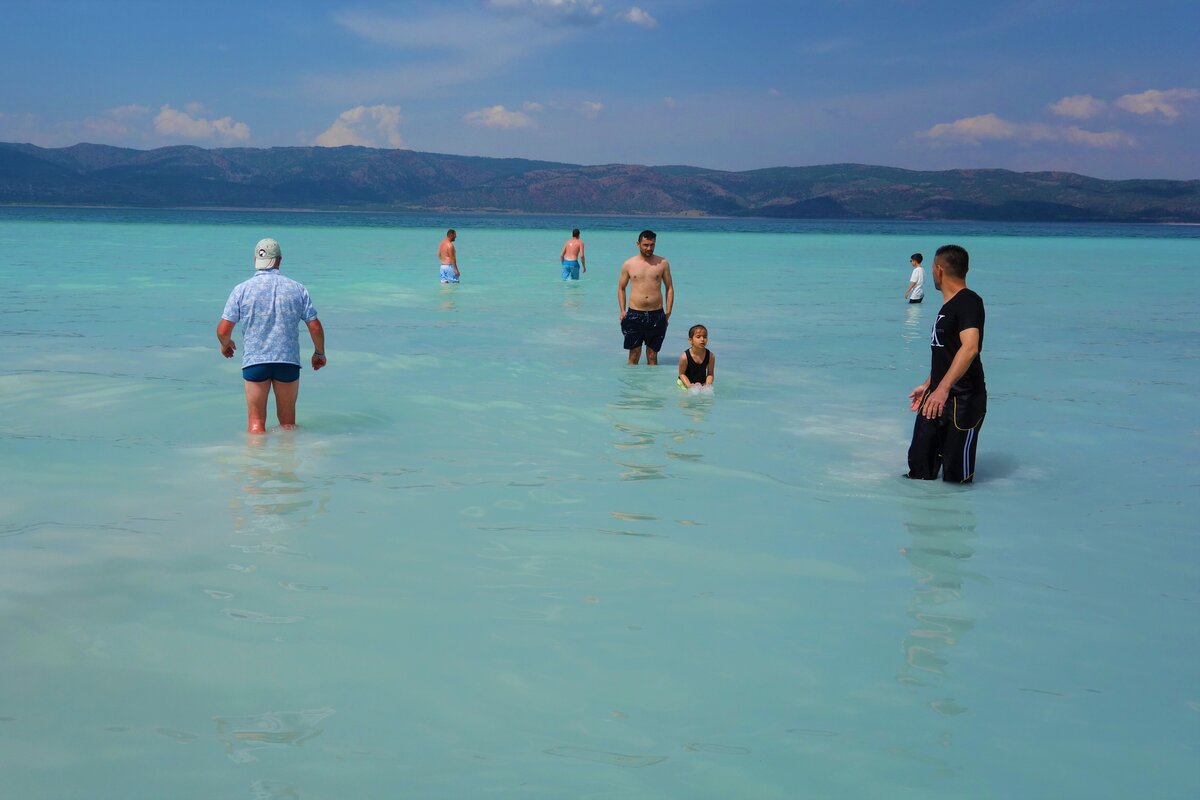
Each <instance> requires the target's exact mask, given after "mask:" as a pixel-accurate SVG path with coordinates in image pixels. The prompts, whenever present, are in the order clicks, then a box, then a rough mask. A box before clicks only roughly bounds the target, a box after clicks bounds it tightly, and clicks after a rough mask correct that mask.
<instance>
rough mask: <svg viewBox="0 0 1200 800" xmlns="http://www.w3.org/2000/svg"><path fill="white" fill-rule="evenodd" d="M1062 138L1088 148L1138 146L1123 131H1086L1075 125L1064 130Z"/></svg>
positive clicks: (1134, 140)
mask: <svg viewBox="0 0 1200 800" xmlns="http://www.w3.org/2000/svg"><path fill="white" fill-rule="evenodd" d="M1062 136H1063V138H1064V139H1066V140H1067V141H1068V142H1075V143H1076V144H1086V145H1087V146H1088V147H1104V148H1108V147H1122V146H1125V147H1133V146H1135V145H1137V140H1136V139H1134V138H1133V137H1132V136H1130V135H1129V134H1126V133H1122V132H1121V131H1100V132H1096V131H1085V130H1083V129H1082V128H1077V127H1075V126H1074V125H1072V126H1070V127H1069V128H1064V129H1063V131H1062Z"/></svg>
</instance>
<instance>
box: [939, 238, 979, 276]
mask: <svg viewBox="0 0 1200 800" xmlns="http://www.w3.org/2000/svg"><path fill="white" fill-rule="evenodd" d="M970 262H971V257H970V256H969V255H967V251H966V250H965V249H963V248H962V247H959V246H958V245H956V244H944V245H942V246H941V247H939V248H938V249H937V254H936V255H935V256H934V257H933V263H935V264H941V265H942V270H943V271H944V272H945V273H946V274H947V275H949V276H950V277H952V278H965V277H967V269H968V268H969V267H970Z"/></svg>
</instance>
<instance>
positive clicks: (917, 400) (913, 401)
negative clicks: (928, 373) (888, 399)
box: [908, 383, 929, 411]
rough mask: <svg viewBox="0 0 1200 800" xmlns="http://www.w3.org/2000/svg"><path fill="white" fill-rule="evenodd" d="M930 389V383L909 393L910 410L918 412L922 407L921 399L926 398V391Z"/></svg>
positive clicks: (923, 384)
mask: <svg viewBox="0 0 1200 800" xmlns="http://www.w3.org/2000/svg"><path fill="white" fill-rule="evenodd" d="M928 388H929V384H928V383H922V384H921V385H920V386H918V387H916V388H915V389H913V390H912V391H911V392H909V393H908V403H909V410H910V411H916V410H917V409H918V408H920V407H921V398H922V397H924V396H925V390H926V389H928Z"/></svg>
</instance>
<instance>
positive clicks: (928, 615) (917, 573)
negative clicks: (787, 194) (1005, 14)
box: [0, 209, 1200, 800]
mask: <svg viewBox="0 0 1200 800" xmlns="http://www.w3.org/2000/svg"><path fill="white" fill-rule="evenodd" d="M647 224H650V225H651V226H653V227H657V229H658V231H659V240H658V242H659V245H658V251H659V253H660V254H662V255H665V256H666V257H668V258H669V259H670V260H671V263H672V269H673V272H674V275H675V281H676V287H677V303H676V311H675V315H674V316H673V321H672V327H671V330H670V335H669V337H668V342H667V345H666V347H664V357H663V360H664V364H665V366H661V367H658V368H654V369H652V368H648V367H646V366H641V367H636V368H635V367H629V366H627V365H626V364H625V363H624V352H623V351H622V350H621V337H620V333H619V331H618V327H617V306H616V302H615V289H616V275H617V271H618V269H619V266H620V263H621V261H622V260H623V259H624V258H626V257H628V256H629V255H632V254H633V252H634V238H635V236H636V233H637V231H638V230H640V229H641V228H642V227H644V226H645V225H647ZM451 225H452V226H454V227H456V228H457V229H458V231H459V240H458V245H459V252H460V263H461V266H462V270H463V283H462V284H461V285H459V286H454V287H442V286H440V285H439V284H438V283H437V280H436V261H435V259H434V257H433V253H434V250H435V248H436V245H437V242H438V240H439V239H440V236H441V233H443V232H444V230H445V228H446V227H448V226H451ZM573 225H578V226H580V227H582V228H583V229H584V238H585V240H586V241H587V243H588V254H589V265H590V269H589V271H588V273H587V275H586V276H585V278H584V280H583V281H581V282H579V283H578V284H571V285H564V284H562V283H561V282H560V281H559V280H558V275H559V267H558V264H557V262H556V256H557V254H558V252H559V248H560V247H561V244H562V242H563V240H564V239H565V238H566V234H567V232H568V231H569V229H570V228H571V227H572V226H573ZM268 235H270V236H275V237H276V238H278V239H279V241H280V243H281V245H282V248H283V253H284V263H283V269H284V272H285V273H286V274H288V275H290V276H292V277H294V278H296V279H298V280H300V281H302V282H304V283H305V284H306V285H307V286H308V287H309V289H310V291H311V293H312V296H313V299H314V302H315V304H316V306H317V308H318V309H319V311H320V316H321V319H322V321H323V323H324V325H325V327H326V331H327V334H328V343H327V352H328V354H329V367H328V368H327V369H325V370H322V371H321V372H320V373H318V374H313V373H312V372H311V371H306V372H305V373H304V374H303V377H302V379H301V385H302V388H301V392H300V404H299V421H300V425H301V427H300V429H299V430H297V431H295V432H292V433H289V432H283V431H278V430H275V431H272V432H271V433H270V434H269V435H268V436H266V437H262V438H257V439H249V438H247V436H246V435H245V434H244V433H243V432H242V431H243V429H244V425H245V408H244V401H243V398H242V390H241V381H240V374H239V371H238V369H237V363H235V362H228V361H226V360H225V359H223V358H221V357H220V355H219V353H218V351H217V345H216V340H215V337H214V335H213V329H214V328H215V325H216V322H217V320H218V317H219V315H220V312H221V309H222V306H223V304H224V301H225V298H226V296H227V295H228V292H229V290H230V289H231V288H232V286H233V285H234V284H235V283H237V282H239V281H241V280H244V279H245V278H246V277H247V276H248V275H249V273H250V254H251V249H252V247H253V244H254V242H255V241H257V240H258V239H259V238H261V237H263V236H268ZM947 241H956V242H958V243H960V244H963V245H964V246H966V247H967V248H968V249H969V250H970V251H971V255H972V271H971V274H970V276H969V277H970V285H971V287H972V288H974V289H975V290H976V291H978V292H979V293H980V294H981V295H982V296H983V297H984V299H985V301H986V302H987V308H988V327H987V334H986V343H985V345H986V346H985V351H984V363H985V365H986V369H987V376H988V384H989V387H990V390H991V402H990V406H989V415H988V420H987V424H986V425H985V427H984V429H983V434H982V436H981V443H980V446H979V469H978V476H977V483H976V485H974V486H972V487H967V488H963V487H953V486H944V485H942V484H941V483H926V482H920V483H914V482H910V481H906V480H903V479H901V478H900V477H899V475H900V474H901V472H903V471H904V469H905V450H906V447H907V442H908V435H909V432H910V426H911V424H912V417H911V414H910V413H909V412H908V410H907V401H906V398H907V394H908V392H909V391H910V389H911V388H912V387H913V386H914V385H915V384H916V383H918V382H919V381H920V380H922V379H923V378H924V375H925V372H926V371H927V369H928V360H929V349H928V330H929V326H930V323H931V322H932V315H933V314H935V313H936V311H937V307H938V304H937V302H936V301H935V299H934V298H933V297H930V298H929V299H928V300H927V301H926V303H925V304H923V305H922V306H920V307H915V308H914V307H910V306H908V305H906V304H905V303H904V302H903V300H902V298H901V295H902V293H903V291H904V288H905V286H906V285H907V281H908V274H909V271H910V268H909V265H908V255H909V253H911V252H913V251H917V250H920V251H923V252H925V253H926V254H927V255H929V254H931V253H932V251H933V250H934V249H935V248H936V247H937V245H939V244H942V243H945V242H947ZM1198 270H1200V229H1197V228H1182V227H1181V228H1173V227H1153V226H1128V227H1125V226H1120V227H1117V226H1109V227H1105V226H1085V225H1080V226H1037V225H1012V226H1005V225H982V224H967V223H822V222H777V221H763V220H757V221H756V220H654V221H646V220H628V219H617V218H604V219H582V220H580V219H573V218H568V219H555V218H540V217H498V216H497V217H489V216H458V217H454V218H439V217H435V216H387V215H349V214H346V215H341V214H303V213H293V214H288V213H282V212H281V213H238V212H169V211H138V212H126V211H104V210H67V211H63V210H39V209H4V210H0V278H2V280H0V298H2V299H3V305H4V308H5V311H6V313H5V316H4V318H3V321H0V341H3V343H4V344H5V345H6V348H5V359H4V363H3V366H2V367H0V443H2V444H0V447H2V448H3V449H2V453H3V458H2V460H0V482H2V485H3V486H4V491H3V493H0V642H2V644H0V775H2V776H3V785H4V786H5V790H4V792H0V794H2V795H3V796H5V797H10V796H11V797H14V798H114V800H115V799H116V798H121V799H122V800H124V799H125V798H162V797H172V798H348V797H381V798H382V797H419V798H426V797H428V798H442V797H447V798H449V797H484V796H487V797H514V798H523V797H549V798H566V797H587V798H628V797H648V798H658V797H663V798H668V797H670V798H675V797H681V798H682V797H686V798H734V797H739V798H740V797H752V798H796V797H839V798H842V797H850V798H858V797H861V798H877V797H901V798H961V797H976V798H1012V797H1046V798H1064V797H1072V798H1073V797H1089V798H1101V797H1103V798H1128V797H1154V798H1174V797H1179V798H1184V797H1188V798H1190V797H1195V796H1196V795H1197V793H1198V792H1200V766H1198V765H1200V758H1198V752H1197V751H1198V749H1200V687H1198V683H1197V664H1198V657H1200V646H1198V644H1197V637H1196V631H1197V623H1198V622H1200V548H1198V526H1197V524H1196V518H1197V502H1196V499H1195V497H1196V489H1197V486H1200V459H1198V457H1197V456H1198V449H1200V448H1198V446H1197V445H1198V441H1200V421H1198V420H1200V415H1198V414H1197V411H1198V401H1197V396H1198V390H1200V370H1198V369H1197V366H1198V364H1197V361H1198V358H1200V345H1198V343H1200V336H1198V335H1197V334H1198V333H1200V314H1198V313H1197V312H1198V311H1200V303H1198V296H1200V292H1198V289H1200V277H1198V276H1200V271H1198ZM930 293H931V295H932V291H931V292H930ZM693 322H704V323H705V324H706V325H708V327H709V330H710V337H711V338H710V346H711V348H712V350H713V351H714V352H715V353H716V354H717V355H718V357H719V363H718V370H717V381H716V394H715V396H713V397H711V398H704V397H699V398H697V397H688V396H685V395H682V394H681V393H680V392H679V391H678V390H677V389H676V388H675V387H674V386H673V381H674V367H673V364H674V362H675V360H676V359H677V358H678V355H679V353H680V352H681V351H682V350H683V349H684V347H685V346H686V341H685V334H686V328H687V326H688V325H690V324H692V323H693ZM235 338H239V339H240V335H239V336H237V337H235ZM302 338H305V337H302Z"/></svg>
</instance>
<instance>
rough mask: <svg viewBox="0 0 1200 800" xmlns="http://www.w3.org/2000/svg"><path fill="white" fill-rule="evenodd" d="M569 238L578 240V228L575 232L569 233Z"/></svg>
mask: <svg viewBox="0 0 1200 800" xmlns="http://www.w3.org/2000/svg"><path fill="white" fill-rule="evenodd" d="M571 236H572V237H573V238H575V239H578V238H579V228H576V229H575V230H573V231H571Z"/></svg>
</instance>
